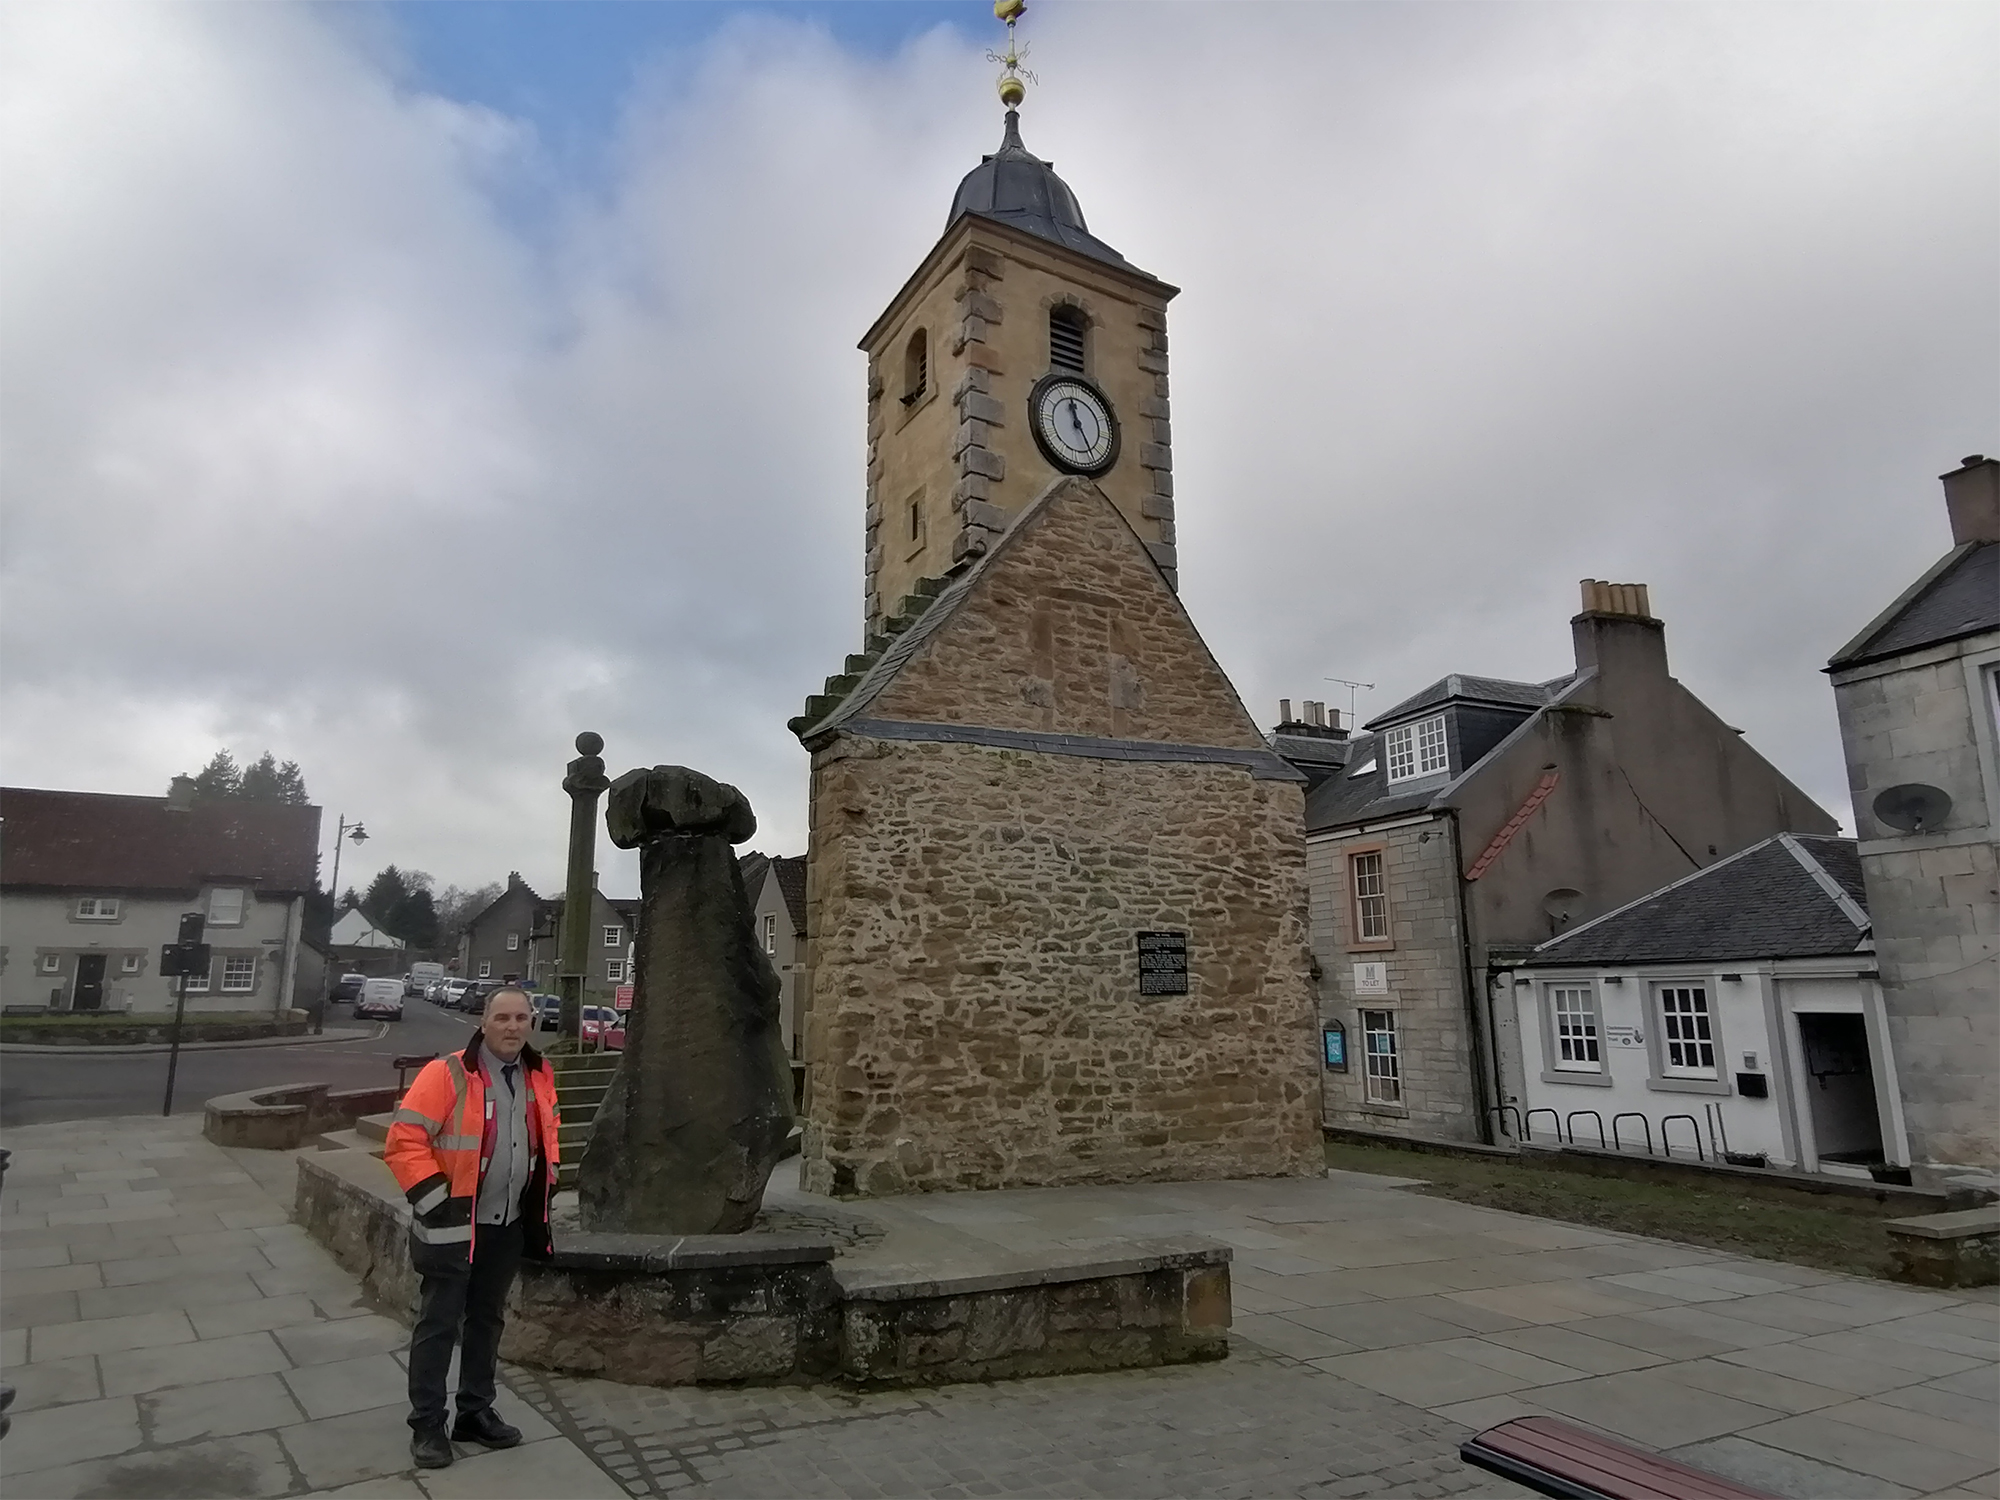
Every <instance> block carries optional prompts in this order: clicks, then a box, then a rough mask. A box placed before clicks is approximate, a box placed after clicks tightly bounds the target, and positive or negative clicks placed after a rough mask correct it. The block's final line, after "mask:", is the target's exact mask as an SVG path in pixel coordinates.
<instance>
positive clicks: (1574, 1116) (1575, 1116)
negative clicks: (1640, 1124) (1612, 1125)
mask: <svg viewBox="0 0 2000 1500" xmlns="http://www.w3.org/2000/svg"><path fill="white" fill-rule="evenodd" d="M1584 1115H1589V1116H1590V1118H1591V1119H1593V1120H1595V1121H1597V1149H1598V1150H1600V1151H1602V1150H1604V1116H1603V1115H1600V1114H1599V1113H1598V1112H1597V1111H1596V1110H1594V1109H1573V1110H1571V1111H1570V1112H1569V1116H1568V1118H1567V1119H1565V1120H1564V1121H1563V1124H1564V1125H1565V1126H1567V1127H1568V1129H1569V1143H1570V1144H1571V1145H1572V1146H1574V1145H1575V1144H1576V1122H1577V1121H1578V1120H1579V1119H1580V1118H1582V1117H1583V1116H1584ZM1641 1118H1644V1117H1643V1116H1642V1117H1641Z"/></svg>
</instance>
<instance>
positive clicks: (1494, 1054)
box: [1445, 808, 1500, 1146]
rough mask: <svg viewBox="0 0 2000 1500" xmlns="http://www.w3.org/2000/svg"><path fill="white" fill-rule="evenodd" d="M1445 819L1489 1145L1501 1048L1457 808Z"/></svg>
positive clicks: (1478, 1095)
mask: <svg viewBox="0 0 2000 1500" xmlns="http://www.w3.org/2000/svg"><path fill="white" fill-rule="evenodd" d="M1445 821H1446V822H1447V823H1449V824H1450V825H1451V873H1452V886H1453V887H1454V889H1455V890H1456V891H1457V895H1458V968H1459V976H1460V982H1461V983H1462V984H1463V985H1464V986H1465V1039H1466V1042H1467V1044H1468V1046H1470V1048H1471V1050H1472V1100H1473V1107H1474V1108H1475V1109H1476V1110H1478V1111H1479V1139H1480V1140H1482V1141H1483V1142H1485V1143H1486V1144H1487V1145H1489V1146H1495V1145H1498V1144H1499V1142H1498V1141H1496V1140H1494V1138H1493V1112H1492V1106H1493V1104H1494V1102H1495V1100H1494V1093H1495V1092H1496V1091H1497V1090H1498V1088H1499V1077H1500V1067H1499V1050H1498V1043H1497V1040H1496V1038H1495V1037H1494V1035H1493V1007H1492V1005H1491V1004H1490V1003H1488V1001H1487V997H1486V984H1485V982H1484V980H1482V979H1481V978H1480V977H1479V976H1477V975H1475V974H1474V973H1473V971H1472V922H1471V910H1470V904H1469V903H1468V902H1467V900H1466V894H1465V887H1466V879H1465V854H1464V851H1463V849H1462V848H1461V847H1460V844H1459V830H1458V809H1457V808H1449V809H1447V810H1446V813H1445Z"/></svg>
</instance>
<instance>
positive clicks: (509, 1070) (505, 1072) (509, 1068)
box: [500, 1063, 519, 1094]
mask: <svg viewBox="0 0 2000 1500" xmlns="http://www.w3.org/2000/svg"><path fill="white" fill-rule="evenodd" d="M517 1067H519V1064H518V1063H508V1064H507V1065H506V1066H505V1067H503V1068H502V1069H501V1070H500V1076H501V1077H502V1078H504V1079H506V1080H507V1092H508V1093H509V1094H512V1093H514V1092H515V1088H514V1072H515V1069H516V1068H517Z"/></svg>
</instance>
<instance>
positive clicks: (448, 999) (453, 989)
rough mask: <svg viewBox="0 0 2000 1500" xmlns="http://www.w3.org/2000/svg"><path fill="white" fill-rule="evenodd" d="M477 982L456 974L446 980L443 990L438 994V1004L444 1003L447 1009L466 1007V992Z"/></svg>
mask: <svg viewBox="0 0 2000 1500" xmlns="http://www.w3.org/2000/svg"><path fill="white" fill-rule="evenodd" d="M475 982H476V981H474V980H470V979H461V978H460V977H459V976H458V975H456V974H454V975H453V976H452V977H451V978H449V979H447V980H446V981H445V982H444V987H443V990H442V991H441V993H440V994H439V995H438V1004H439V1005H442V1006H443V1007H444V1008H445V1009H446V1010H463V1009H464V1008H465V996H466V992H467V991H468V990H470V989H471V988H472V986H473V984H474V983H475Z"/></svg>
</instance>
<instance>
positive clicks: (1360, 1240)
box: [0, 1117, 2000, 1500]
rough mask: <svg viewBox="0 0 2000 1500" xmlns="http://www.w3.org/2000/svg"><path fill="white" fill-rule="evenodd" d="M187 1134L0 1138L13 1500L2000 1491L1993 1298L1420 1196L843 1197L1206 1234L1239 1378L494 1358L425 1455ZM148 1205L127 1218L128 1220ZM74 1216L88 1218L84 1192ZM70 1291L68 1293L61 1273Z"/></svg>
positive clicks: (122, 1129) (1300, 1185)
mask: <svg viewBox="0 0 2000 1500" xmlns="http://www.w3.org/2000/svg"><path fill="white" fill-rule="evenodd" d="M199 1124H200V1122H199V1121H198V1120H197V1119H194V1118H192V1117H180V1118H177V1119H174V1120H171V1121H162V1120H157V1119H147V1118H133V1119H115V1120H98V1121H83V1122H69V1123H67V1124H62V1125H49V1126H33V1127H27V1128H23V1129H18V1130H12V1131H9V1132H7V1133H6V1138H5V1140H4V1141H0V1144H5V1145H7V1146H8V1147H10V1148H12V1149H13V1150H14V1152H15V1156H14V1162H13V1167H12V1169H11V1170H10V1171H9V1173H8V1176H7V1180H6V1184H5V1196H4V1201H0V1278H4V1280H0V1291H4V1293H5V1295H4V1297H0V1308H4V1317H0V1363H4V1365H5V1366H6V1368H7V1371H8V1375H7V1378H8V1379H9V1380H11V1381H13V1382H14V1383H15V1384H16V1385H17V1386H18V1387H19V1388H20V1391H21V1395H20V1398H19V1402H18V1404H17V1411H18V1413H19V1414H18V1416H17V1417H16V1420H15V1425H14V1430H13V1433H12V1434H11V1435H10V1436H9V1437H8V1438H7V1439H6V1441H5V1442H4V1443H0V1487H4V1489H5V1492H6V1493H7V1495H8V1496H9V1497H10V1500H15V1497H19V1500H34V1497H40V1496H84V1495H147V1496H160V1497H176V1496H207V1497H213V1496H252V1495H255V1496H265V1495H271V1496H280V1495H282V1496H302V1495H312V1496H318V1495H335V1494H351V1495H371V1496H383V1497H402V1500H442V1497H446V1496H466V1497H472V1496H482V1497H506V1496H552V1495H560V1496H619V1495H675V1496H681V1495H685V1496H689V1497H710V1496H716V1497H719V1496H774V1497H776V1496H786V1497H790V1496H820V1495H840V1496H849V1495H851V1496H905V1495H910V1496H916V1495H923V1496H933V1495H934V1496H961V1495H965V1496H970V1495H1022V1496H1028V1495H1051V1496H1058V1495H1059V1496H1116V1497H1128V1496H1129V1497H1139V1496H1155V1495H1158V1496H1167V1495H1189V1494H1200V1495H1204V1496H1206V1495H1215V1496H1238V1495H1241V1496H1261V1495H1289V1494H1297V1495H1309V1496H1314V1497H1319V1496H1328V1497H1331V1496H1340V1495H1411V1496H1417V1495H1447V1494H1467V1495H1482V1496H1486V1495H1490V1496H1496V1497H1497V1496H1519V1495H1523V1494H1525V1493H1526V1492H1525V1491H1523V1490H1521V1489H1520V1488H1518V1487H1517V1486H1514V1485H1511V1484H1509V1483H1507V1482H1506V1481H1504V1480H1500V1479H1497V1478H1495V1477H1493V1476H1490V1475H1485V1474H1483V1473H1480V1472H1479V1471H1476V1470H1472V1469H1468V1468H1467V1467H1465V1466H1464V1465H1463V1464H1462V1463H1461V1462H1460V1461H1459V1459H1458V1456H1457V1445H1458V1443H1459V1442H1460V1441H1461V1440H1462V1439H1463V1438H1464V1437H1466V1436H1467V1435H1469V1434H1470V1433H1471V1432H1473V1431H1476V1430H1478V1429H1479V1428H1482V1427H1485V1426H1490V1425H1492V1424H1493V1423H1495V1422H1499V1421H1504V1420H1506V1419H1507V1418H1509V1417H1513V1416H1518V1415H1526V1414H1533V1413H1546V1414H1550V1415H1557V1416H1561V1417H1564V1418H1565V1419H1566V1420H1571V1421H1577V1422H1581V1423H1583V1424H1585V1425H1588V1426H1594V1427H1599V1428H1601V1429H1602V1430H1605V1431H1607V1432H1610V1433H1612V1434H1614V1435H1618V1436H1622V1437H1624V1438H1626V1439H1627V1440H1630V1441H1634V1442H1638V1443H1642V1444H1644V1445H1646V1446H1649V1447H1656V1448H1661V1449H1665V1450H1667V1451H1670V1452H1672V1453H1673V1454H1674V1455H1675V1456H1677V1457H1680V1458H1681V1459H1683V1460H1684V1461H1686V1462H1690V1463H1693V1464H1696V1465H1698V1466H1700V1467H1704V1468H1708V1469H1711V1470H1714V1471H1716V1472H1718V1473H1724V1474H1729V1475H1732V1476H1734V1477H1736V1478H1739V1479H1741V1480H1742V1481H1743V1482H1745V1483H1749V1484H1753V1485H1758V1486H1761V1487H1763V1488H1766V1489H1769V1490H1771V1491H1772V1492H1773V1493H1776V1494H1779V1495H1785V1496H1797V1497H1801V1500H1810V1497H1820V1496H1826V1497H1839V1496H1849V1495H1852V1496H1877V1495H1880V1496H1903V1495H1913V1494H1928V1495H1937V1496H1948V1495H1975V1496H1978V1495H1983V1496H1987V1497H1993V1496H1995V1495H2000V1453H1996V1451H1995V1440H1994V1436H1993V1434H1994V1431H1995V1426H1996V1421H1995V1418H1996V1413H1997V1412H2000V1363H1996V1360H1997V1359H2000V1305H1996V1304H1997V1303H2000V1299H1996V1297H1995V1296H1993V1295H1992V1294H1990V1293H1977V1294H1960V1295H1953V1294H1945V1293H1933V1292H1926V1291H1921V1290H1916V1289H1911V1288H1905V1287H1899V1286H1890V1285H1887V1284H1884V1283H1879V1282H1869V1281H1861V1280H1856V1279H1853V1278H1847V1277H1839V1276H1833V1275H1829V1274H1826V1273H1821V1272H1817V1271H1812V1270H1808V1269H1805V1268H1802V1267H1797V1266H1789V1265H1781V1264H1776V1263H1769V1262H1761V1261H1751V1260H1745V1259H1743V1258H1741V1257H1735V1256H1729V1255H1724V1254H1721V1253H1718V1252H1715V1251H1710V1250H1703V1249H1698V1248H1692V1247H1687V1246H1679V1245H1670V1244H1665V1243H1662V1242H1659V1241H1653V1240H1644V1239H1639V1238H1637V1237H1634V1236H1628V1235H1620V1234H1616V1233H1612V1232H1610V1231H1602V1230H1595V1229H1589V1228H1582V1227H1578V1226H1572V1225H1564V1224H1555V1223H1550V1222H1548V1221H1543V1220H1536V1219H1530V1218H1524V1217H1521V1216H1517V1215H1512V1214H1506V1213H1502V1212H1499V1211H1496V1210H1489V1209H1481V1208H1474V1207H1470V1206H1467V1205H1463V1204H1455V1203H1450V1202H1447V1201H1444V1200H1440V1199H1432V1198H1426V1197H1423V1196H1421V1195H1419V1194H1414V1193H1411V1192H1408V1191H1405V1190H1403V1189H1400V1188H1398V1187H1396V1186H1394V1185H1393V1184H1394V1183H1395V1182H1396V1181H1398V1179H1385V1178H1376V1177H1364V1176H1356V1175H1352V1174H1335V1175H1332V1176H1330V1177H1329V1178H1327V1179H1326V1180H1324V1181H1320V1180H1312V1181H1284V1182H1251V1183H1240V1182H1239V1183H1203V1184H1186V1183H1181V1184H1164V1185H1142V1186H1130V1187H1115V1188H1087V1189H1059V1190H1057V1189H1051V1190H1036V1191H1026V1192H1018V1193H983V1194H972V1195H961V1196H955V1197H951V1198H940V1197H929V1198H915V1199H896V1200H885V1201H878V1202H871V1203H867V1204H860V1205H856V1204H842V1205H837V1206H836V1205H832V1204H829V1203H827V1202H825V1200H816V1199H811V1198H808V1197H807V1196H806V1195H803V1194H799V1193H798V1192H797V1191H796V1189H795V1188H790V1187H788V1186H787V1185H786V1184H784V1183H782V1182H781V1183H779V1184H777V1185H776V1187H775V1188H774V1192H773V1201H774V1202H775V1203H784V1204H786V1205H787V1206H801V1207H808V1208H818V1209H820V1210H822V1211H837V1212H840V1213H845V1214H850V1215H852V1214H856V1213H860V1214H864V1215H866V1216H867V1217H869V1218H872V1219H874V1220H875V1221H876V1222H877V1224H879V1225H881V1226H882V1227H883V1228H884V1229H885V1231H886V1232H885V1234H884V1237H883V1238H882V1239H881V1240H880V1241H879V1242H877V1243H876V1244H874V1245H871V1246H867V1247H864V1248H863V1249H862V1250H861V1251H859V1252H857V1254H858V1256H860V1257H864V1258H865V1257H867V1256H873V1257H875V1258H876V1259H877V1260H878V1261H881V1262H882V1263H885V1264H893V1263H901V1262H908V1261H911V1260H916V1261H925V1260H928V1261H932V1262H941V1263H943V1264H947V1265H955V1266H961V1267H963V1266H971V1265H992V1264H998V1263H1005V1262H1007V1261H1009V1260H1011V1259H1012V1258H1014V1257H1017V1256H1023V1255H1042V1254H1046V1253H1048V1252H1049V1251H1050V1250H1052V1249H1053V1250H1058V1251H1062V1252H1065V1253H1069V1252H1076V1253H1082V1252H1087V1251H1088V1250H1089V1249H1091V1248H1092V1247H1093V1246H1097V1245H1101V1244H1102V1243H1103V1242H1105V1241H1107V1240H1116V1239H1120V1238H1126V1237H1149V1238H1150V1237H1155V1236H1157V1235H1159V1234H1162V1233H1174V1234H1179V1233H1188V1232H1194V1233H1203V1234H1208V1235H1210V1236H1212V1237H1214V1238H1217V1239H1220V1240H1222V1241H1224V1242H1225V1243H1229V1244H1231V1245H1233V1246H1235V1247H1236V1251H1237V1259H1236V1262H1235V1267H1234V1273H1235V1282H1236V1295H1237V1309H1238V1315H1237V1323H1236V1328H1235V1331H1234V1336H1233V1346H1234V1347H1233V1351H1232V1355H1231V1357H1230V1359H1228V1360H1227V1361H1224V1362H1221V1363H1218V1364H1209V1365H1197V1366H1181V1367H1177V1368H1174V1369H1166V1370H1142V1371H1129V1372H1120V1373H1116V1374H1104V1375H1082V1376H1069V1377H1061V1378H1054V1379H1044V1380H1028V1381H1015V1382H998V1383H995V1384H991V1385H961V1386H947V1387H941V1388H937V1389H930V1390H923V1391H895V1392H871V1393H857V1392H852V1391H848V1390H844V1389H840V1388H834V1387H816V1388H805V1389H801V1388H780V1389H751V1390H697V1389H670V1390H657V1389H652V1388H647V1387H633V1386H622V1385H616V1384H612V1383H610V1382H605V1381H594V1380H587V1379H579V1378H575V1377H568V1376H552V1375H546V1374H541V1373H538V1372H533V1371H527V1370H518V1369H513V1368H509V1369H507V1370H506V1371H505V1372H504V1373H505V1378H506V1383H507V1385H508V1387H509V1391H508V1392H507V1393H503V1397H502V1401H503V1408H504V1411H505V1414H506V1415H507V1416H508V1417H509V1419H510V1420H514V1421H516V1422H517V1423H518V1424H519V1425H521V1426H522V1428H523V1430H524V1432H525V1434H526V1437H527V1441H526V1442H525V1443H524V1444H523V1446H522V1447H520V1448H518V1449H515V1450H512V1451H510V1452H506V1453H496V1454H487V1453H484V1452H483V1451H481V1450H478V1449H476V1448H467V1449H463V1450H461V1452H462V1454H463V1456H462V1457H461V1459H460V1461H459V1462H458V1463H457V1464H455V1465H454V1466H453V1467H452V1468H450V1469H447V1470H442V1471H436V1472H430V1473H419V1472H417V1471H414V1470H412V1469H411V1468H410V1466H409V1453H408V1434H407V1429H406V1428H405V1426H404V1425H403V1414H404V1408H403V1373H402V1370H403V1355H404V1349H405V1346H406V1344H407V1337H408V1335H407V1331H406V1330H405V1329H404V1328H403V1326H402V1325H401V1324H400V1323H398V1322H397V1321H396V1320H394V1319H391V1318H387V1317H384V1316H383V1315H381V1314H380V1313H379V1312H378V1311H376V1310H375V1309H373V1308H370V1307H369V1306H367V1305H365V1304H364V1303H363V1302H362V1301H361V1299H360V1297H359V1294H358V1290H357V1287H356V1283H355V1280H354V1278H353V1277H351V1276H349V1275H348V1274H347V1273H346V1272H344V1271H342V1270H341V1269H340V1268H339V1267H338V1266H337V1265H336V1264H335V1263H334V1262H333V1260H332V1259H331V1257H329V1256H327V1255H326V1254H325V1252H324V1251H322V1250H321V1249H320V1248H319V1247H318V1246H317V1245H315V1244H313V1243H311V1242H310V1241H309V1240H308V1239H307V1238H306V1237H305V1236H304V1235H303V1233H302V1232H301V1231H300V1230H299V1229H298V1228H297V1226H295V1225H293V1224H291V1223H290V1222H289V1215H288V1212H287V1211H288V1209H289V1206H290V1203H291V1194H292V1184H293V1178H294V1173H295V1166H294V1163H293V1160H292V1158H291V1156H289V1155H288V1154H285V1153H275V1152H248V1151H240V1152H225V1151H222V1150H220V1149H218V1148H216V1147H214V1146H211V1145H210V1144H209V1143H207V1142H206V1141H204V1140H202V1139H201V1137H200V1134H199ZM135 1200H136V1201H135ZM84 1205H88V1206H84ZM51 1272H53V1273H55V1274H53V1275H51V1274H48V1273H51Z"/></svg>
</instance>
